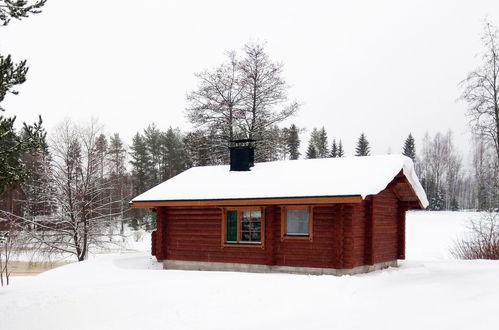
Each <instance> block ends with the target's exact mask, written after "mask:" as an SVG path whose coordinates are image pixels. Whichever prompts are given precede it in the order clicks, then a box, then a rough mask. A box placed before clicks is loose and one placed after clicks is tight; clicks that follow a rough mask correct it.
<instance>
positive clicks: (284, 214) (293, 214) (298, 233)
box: [281, 206, 313, 240]
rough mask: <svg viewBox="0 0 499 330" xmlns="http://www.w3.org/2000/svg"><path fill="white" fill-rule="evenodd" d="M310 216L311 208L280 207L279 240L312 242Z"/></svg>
mask: <svg viewBox="0 0 499 330" xmlns="http://www.w3.org/2000/svg"><path fill="white" fill-rule="evenodd" d="M312 214H313V213H312V207H311V206H282V208H281V239H282V240H284V239H286V238H297V239H309V240H312Z"/></svg>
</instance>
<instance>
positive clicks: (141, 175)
mask: <svg viewBox="0 0 499 330" xmlns="http://www.w3.org/2000/svg"><path fill="white" fill-rule="evenodd" d="M130 150H131V152H130V157H131V160H130V164H131V165H132V175H133V194H134V195H138V194H141V193H143V192H144V191H146V190H147V189H148V188H150V187H151V186H152V184H151V181H150V173H151V165H152V164H151V158H150V156H149V153H148V152H147V146H146V142H145V139H144V137H143V136H142V135H140V134H139V133H137V134H135V136H134V137H133V140H132V146H131V147H130Z"/></svg>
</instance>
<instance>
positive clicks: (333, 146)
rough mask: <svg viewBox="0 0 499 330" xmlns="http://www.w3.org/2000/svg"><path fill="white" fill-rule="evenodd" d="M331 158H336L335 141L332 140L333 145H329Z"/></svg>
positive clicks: (336, 148) (336, 147)
mask: <svg viewBox="0 0 499 330" xmlns="http://www.w3.org/2000/svg"><path fill="white" fill-rule="evenodd" d="M331 157H332V158H336V157H338V146H337V145H336V140H335V139H333V144H332V145H331Z"/></svg>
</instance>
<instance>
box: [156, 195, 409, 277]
mask: <svg viewBox="0 0 499 330" xmlns="http://www.w3.org/2000/svg"><path fill="white" fill-rule="evenodd" d="M405 210H406V208H405V207H404V206H403V205H401V203H400V202H399V201H398V200H397V197H396V196H395V194H394V193H393V192H392V190H391V189H389V188H387V189H386V190H384V191H383V192H381V193H379V194H378V195H376V196H368V197H367V198H366V199H365V200H364V201H362V202H361V203H355V204H328V205H320V206H319V205H316V206H314V208H313V240H312V241H310V240H303V239H302V240H299V239H292V238H284V239H283V238H281V219H280V217H281V209H280V207H279V206H278V205H270V206H266V207H265V244H264V245H263V246H248V245H237V246H223V244H222V209H221V208H219V207H214V206H207V207H159V208H158V211H157V230H156V233H154V234H153V247H152V251H153V254H154V255H156V257H157V258H158V260H164V259H170V260H184V261H206V262H227V263H245V264H262V265H278V266H297V267H320V268H337V269H351V268H354V267H357V266H361V265H373V264H375V263H380V262H386V261H393V260H396V259H397V258H403V257H404V255H405Z"/></svg>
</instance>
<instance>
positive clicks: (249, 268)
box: [163, 260, 397, 276]
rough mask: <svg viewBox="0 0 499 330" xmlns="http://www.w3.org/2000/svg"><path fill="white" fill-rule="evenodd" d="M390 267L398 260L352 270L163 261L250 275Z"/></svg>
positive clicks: (349, 272)
mask: <svg viewBox="0 0 499 330" xmlns="http://www.w3.org/2000/svg"><path fill="white" fill-rule="evenodd" d="M388 267H397V260H393V261H388V262H380V263H377V264H374V265H370V266H368V265H364V266H358V267H355V268H351V269H334V268H314V267H291V266H277V265H273V266H269V265H256V264H237V263H225V262H205V261H184V260H163V269H180V270H208V271H229V272H249V273H290V274H309V275H336V276H341V275H354V274H361V273H368V272H372V271H375V270H380V269H384V268H388Z"/></svg>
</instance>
